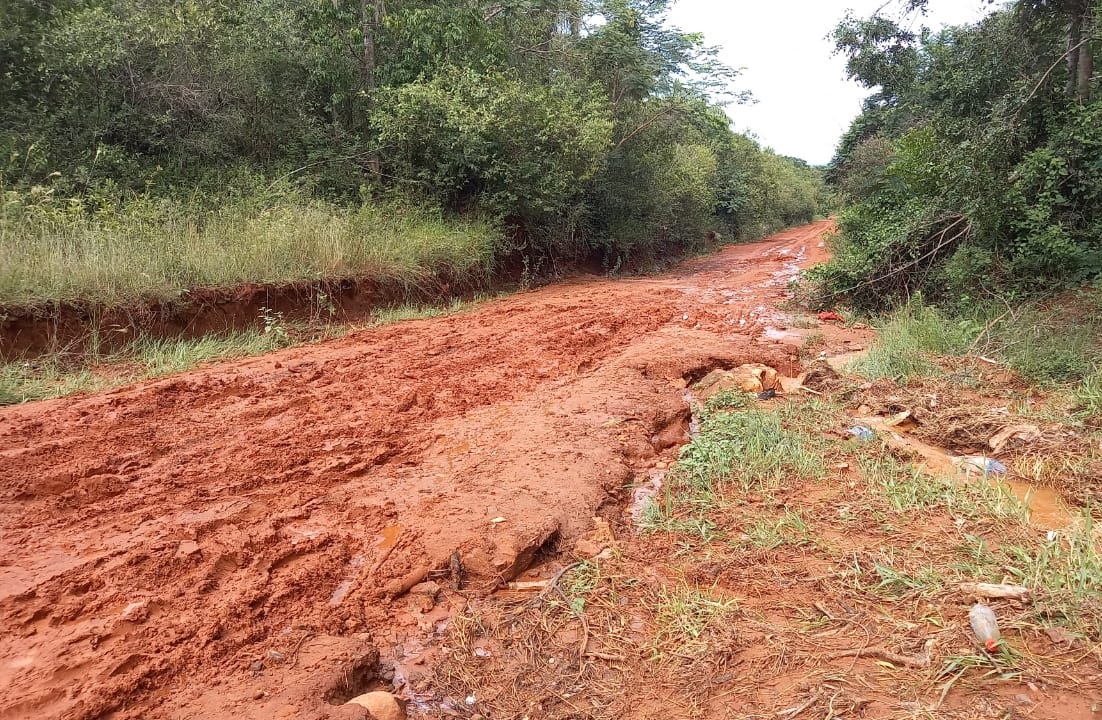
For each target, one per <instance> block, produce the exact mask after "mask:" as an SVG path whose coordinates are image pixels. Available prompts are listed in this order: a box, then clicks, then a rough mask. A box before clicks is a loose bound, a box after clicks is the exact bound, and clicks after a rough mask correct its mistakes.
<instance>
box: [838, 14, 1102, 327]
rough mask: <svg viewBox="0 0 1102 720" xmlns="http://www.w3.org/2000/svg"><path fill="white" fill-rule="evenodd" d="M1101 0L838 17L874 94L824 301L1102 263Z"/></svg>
mask: <svg viewBox="0 0 1102 720" xmlns="http://www.w3.org/2000/svg"><path fill="white" fill-rule="evenodd" d="M922 5H923V3H911V6H912V7H913V8H918V9H921V6H922ZM1100 8H1102V5H1100V4H1099V3H1098V1H1097V0H1059V1H1056V0H1019V1H1018V2H1013V3H1010V4H1009V5H1007V6H1005V7H1002V8H1000V9H998V10H996V11H994V12H992V13H991V14H990V15H989V16H988V17H986V18H985V19H984V20H983V21H981V22H979V23H977V24H975V25H971V26H964V27H953V28H947V29H945V30H943V31H941V32H937V33H932V32H929V31H926V30H923V31H921V32H912V31H909V30H905V29H903V27H902V25H903V23H898V22H896V21H895V20H893V19H890V18H887V17H883V16H874V17H872V18H868V19H859V18H855V17H852V16H851V17H847V18H846V19H845V20H843V21H842V22H841V23H840V24H839V26H838V28H837V29H836V31H835V33H834V38H835V40H836V43H837V49H838V51H839V52H840V53H842V54H844V55H845V56H846V58H847V61H848V65H847V67H848V71H849V73H850V76H851V77H852V78H854V79H856V80H858V81H859V82H861V83H862V84H864V85H865V86H866V87H868V88H869V89H870V91H871V92H872V94H871V95H870V97H869V100H868V101H867V102H866V104H865V108H864V111H863V113H862V114H861V116H860V117H858V118H857V119H856V120H855V121H854V123H853V124H852V126H851V127H850V129H849V131H848V132H847V133H846V134H845V136H844V137H843V139H842V141H841V143H840V144H839V147H838V150H837V154H836V156H835V158H834V161H833V162H832V165H831V168H830V170H829V172H828V176H829V177H830V179H831V181H832V182H833V183H834V184H835V185H836V186H837V187H838V189H839V190H840V191H841V192H842V193H843V194H844V195H845V196H846V198H847V199H848V201H849V202H850V203H851V207H850V209H849V210H847V212H845V213H844V215H843V218H842V223H841V226H842V235H841V238H840V239H839V241H838V243H837V250H838V255H837V259H836V261H835V263H833V265H832V266H831V267H830V268H828V269H826V270H824V271H821V272H820V273H819V274H818V276H817V278H816V282H818V284H819V296H820V300H821V301H822V302H824V303H826V302H831V301H833V300H835V299H837V298H839V297H847V298H849V299H850V300H852V301H853V302H855V303H857V304H860V305H865V306H869V307H882V306H885V305H891V304H893V303H896V302H899V301H900V300H902V299H904V298H906V297H907V296H909V295H910V294H911V293H914V292H916V291H921V292H923V293H925V294H926V295H927V296H930V297H935V298H944V299H949V300H953V301H962V300H963V301H967V300H969V299H975V298H977V297H981V296H986V295H990V294H992V293H999V294H1010V295H1014V294H1024V293H1029V292H1034V291H1036V290H1038V289H1045V290H1048V289H1053V288H1059V287H1061V286H1064V285H1070V284H1075V283H1079V282H1082V281H1083V280H1086V279H1089V278H1092V277H1095V276H1097V275H1098V274H1099V272H1100V271H1102V162H1100V158H1102V92H1100V90H1099V87H1098V84H1099V80H1098V76H1097V74H1096V72H1095V67H1096V64H1097V60H1098V57H1099V53H1100V51H1102V26H1100V25H1099V23H1098V21H1097V18H1098V17H1099V14H1100V12H1102V10H1100Z"/></svg>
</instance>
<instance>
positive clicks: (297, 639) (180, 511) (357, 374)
mask: <svg viewBox="0 0 1102 720" xmlns="http://www.w3.org/2000/svg"><path fill="white" fill-rule="evenodd" d="M828 228H829V222H820V223H816V224H813V225H809V226H805V227H802V228H798V229H795V230H790V231H788V232H785V233H781V234H779V235H776V236H773V237H771V238H769V239H768V240H767V241H765V242H761V243H756V244H752V245H741V246H736V247H730V248H727V249H725V250H723V251H722V252H719V253H717V254H715V255H712V256H710V257H706V258H701V259H696V260H692V261H690V262H687V263H684V264H683V265H681V266H679V267H678V268H676V269H675V270H674V271H672V272H669V273H667V274H664V275H662V276H658V277H651V278H642V279H632V280H622V281H612V280H605V279H586V280H579V281H574V282H568V283H563V284H558V285H555V286H551V287H547V288H543V289H540V290H536V291H532V292H525V293H520V294H517V295H515V296H512V297H509V298H506V299H503V300H498V301H494V302H490V303H487V304H485V305H482V306H481V307H479V308H477V309H475V310H473V311H471V312H467V313H464V314H461V315H456V316H451V317H446V318H437V319H432V320H425V321H414V322H406V323H401V324H398V325H393V326H389V327H383V328H379V329H373V330H368V331H364V332H360V333H357V334H355V335H352V336H349V337H346V338H343V339H340V340H336V341H332V342H327V343H324V344H320V345H316V346H310V347H304V348H295V349H289V350H286V351H282V352H277V353H273V354H270V355H266V356H264V357H260V358H256V359H251V360H246V361H243V362H233V363H223V364H217V365H213V366H211V367H208V368H206V369H201V370H198V371H194V372H190V373H186V374H183V375H178V376H174V377H170V378H167V379H162V380H158V381H154V382H147V383H142V384H138V385H133V386H129V387H124V388H121V389H117V390H113V391H110V392H104V393H99V394H95V395H90V396H86V397H80V398H77V399H72V398H70V399H63V400H57V401H47V402H39V403H33V404H29V405H24V406H18V407H11V408H5V409H2V410H0V494H2V499H3V504H2V507H0V615H2V618H3V623H4V625H5V627H6V632H5V633H4V634H3V636H2V637H0V718H24V717H36V718H55V717H64V718H95V717H105V716H110V717H113V718H120V719H121V718H139V717H142V718H160V717H192V718H195V717H228V716H231V715H235V716H238V717H240V716H246V717H258V718H259V717H265V718H268V717H293V718H321V717H356V715H355V713H354V712H353V711H352V710H350V709H348V708H339V707H337V706H336V705H334V704H333V703H339V702H341V701H343V700H345V699H347V698H348V697H350V696H351V695H353V694H355V693H356V692H358V691H360V690H362V689H363V688H364V687H365V684H366V683H367V682H368V679H369V678H370V676H372V675H373V674H374V673H375V672H376V663H377V652H376V649H375V648H376V647H383V646H391V645H394V644H395V643H403V642H405V643H406V644H407V647H408V646H410V645H411V644H412V643H415V637H416V635H417V633H418V632H423V631H425V630H430V631H431V630H432V624H433V623H435V622H439V621H441V620H443V619H445V618H446V616H447V612H448V610H447V608H446V607H444V608H442V609H440V608H438V610H437V612H436V614H435V615H434V614H432V613H428V614H423V615H422V614H413V615H411V614H410V613H409V611H408V605H405V604H402V603H398V602H391V600H390V599H391V598H393V597H395V596H397V595H401V594H402V593H403V592H404V591H405V590H407V589H409V587H410V586H412V585H414V584H416V583H419V582H421V581H423V580H426V579H430V580H433V581H435V582H437V583H438V584H440V585H442V586H445V587H456V586H458V587H460V588H461V590H462V592H465V593H479V592H484V591H487V590H489V589H492V588H493V587H495V586H497V585H498V584H500V583H501V582H502V581H504V580H509V579H511V578H512V577H515V576H516V575H517V574H518V573H520V572H523V571H524V570H525V569H526V568H527V567H528V566H529V565H530V564H531V563H532V562H533V560H535V559H536V557H537V555H538V554H539V553H546V552H551V551H554V549H555V547H556V545H557V544H558V543H560V542H565V541H569V540H571V539H573V538H576V537H578V536H579V535H581V534H583V533H585V532H586V531H588V530H589V529H590V528H591V526H592V522H593V521H592V518H593V517H594V516H595V515H604V516H606V517H608V518H610V519H612V520H613V521H614V522H619V521H620V520H621V519H622V512H623V506H624V499H625V496H626V492H625V488H626V487H627V486H629V485H630V483H631V482H632V481H633V480H634V479H636V476H637V474H638V473H641V472H643V469H644V468H647V467H649V466H651V465H653V464H654V462H655V456H656V454H658V455H661V454H662V453H666V454H667V455H669V454H670V453H671V452H672V449H673V448H675V447H676V446H677V445H678V444H680V443H682V442H683V441H684V440H685V439H686V438H685V430H686V428H685V424H686V418H687V410H686V406H685V404H684V402H683V399H682V396H681V393H682V391H681V388H682V387H684V385H685V382H686V380H691V379H696V378H699V377H700V376H701V375H703V373H704V372H706V371H707V370H709V369H712V368H715V367H718V366H733V365H738V364H740V363H743V362H750V361H754V362H764V363H768V364H770V365H772V366H774V367H776V368H778V369H779V370H781V371H787V372H791V371H794V370H795V369H796V356H795V355H796V349H795V348H794V347H792V346H790V345H786V344H785V343H784V342H783V338H781V339H780V340H778V339H775V338H778V337H780V335H779V334H777V333H773V332H769V331H768V328H769V326H770V325H775V324H778V323H783V316H781V315H780V314H779V313H778V311H777V310H775V309H774V305H775V304H776V303H777V302H778V301H780V300H782V299H783V298H784V295H785V289H786V285H787V283H788V282H789V280H791V279H792V278H793V277H794V275H795V274H796V272H797V271H798V269H799V268H800V267H802V266H806V265H808V264H811V263H813V262H815V261H817V260H820V259H822V258H823V257H824V250H822V245H821V235H822V234H823V233H824V232H825V231H826V230H827V229H828ZM430 605H431V603H430Z"/></svg>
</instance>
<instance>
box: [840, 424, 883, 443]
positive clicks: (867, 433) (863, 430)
mask: <svg viewBox="0 0 1102 720" xmlns="http://www.w3.org/2000/svg"><path fill="white" fill-rule="evenodd" d="M846 432H848V433H849V434H850V435H852V436H854V437H855V438H857V439H858V440H860V441H861V442H869V441H870V440H875V439H876V432H875V431H874V430H873V429H872V428H870V427H868V426H866V425H854V426H853V427H851V428H850V429H849V430H847V431H846Z"/></svg>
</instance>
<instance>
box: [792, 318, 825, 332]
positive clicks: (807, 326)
mask: <svg viewBox="0 0 1102 720" xmlns="http://www.w3.org/2000/svg"><path fill="white" fill-rule="evenodd" d="M788 324H789V325H791V326H792V327H794V328H799V329H800V330H815V329H817V328H818V327H819V321H818V320H816V319H815V318H813V317H804V316H798V317H794V318H792V320H791V321H790V322H789V323H788Z"/></svg>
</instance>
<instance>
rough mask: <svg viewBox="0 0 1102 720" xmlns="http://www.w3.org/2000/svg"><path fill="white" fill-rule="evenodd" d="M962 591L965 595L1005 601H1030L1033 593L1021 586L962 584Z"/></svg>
mask: <svg viewBox="0 0 1102 720" xmlns="http://www.w3.org/2000/svg"><path fill="white" fill-rule="evenodd" d="M960 591H961V592H962V593H964V594H965V595H979V596H980V597H986V598H1003V599H1005V600H1028V599H1029V598H1030V595H1031V593H1030V592H1029V588H1027V587H1022V586H1021V585H1004V584H999V585H995V584H992V583H971V582H966V583H961V584H960Z"/></svg>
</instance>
